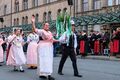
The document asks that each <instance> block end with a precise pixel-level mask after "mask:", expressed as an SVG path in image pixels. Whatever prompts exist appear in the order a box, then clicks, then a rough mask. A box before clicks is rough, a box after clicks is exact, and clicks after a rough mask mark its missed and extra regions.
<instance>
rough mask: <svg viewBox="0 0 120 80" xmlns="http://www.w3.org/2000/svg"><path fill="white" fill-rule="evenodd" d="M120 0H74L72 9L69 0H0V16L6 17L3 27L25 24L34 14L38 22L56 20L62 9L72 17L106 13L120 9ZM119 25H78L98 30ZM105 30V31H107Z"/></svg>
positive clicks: (29, 21)
mask: <svg viewBox="0 0 120 80" xmlns="http://www.w3.org/2000/svg"><path fill="white" fill-rule="evenodd" d="M119 5H120V0H73V6H72V8H71V10H70V6H69V5H68V0H0V17H2V18H3V19H4V22H3V23H0V27H1V28H5V27H10V26H17V25H25V24H30V23H31V17H32V15H34V16H35V17H36V21H37V22H44V21H50V20H56V17H57V15H58V13H60V12H61V11H67V12H68V13H70V12H71V16H72V17H76V18H77V17H80V16H89V15H90V16H92V15H99V14H101V13H102V14H106V13H110V12H116V11H118V10H120V7H119ZM113 26H114V27H119V26H120V24H119V23H115V22H113V23H112V22H111V23H104V24H103V23H101V24H93V25H82V26H81V25H78V27H77V28H78V29H81V30H83V29H84V30H88V31H90V30H91V29H93V30H96V31H103V30H104V29H105V30H108V31H111V30H110V29H111V27H113ZM105 30H104V31H105Z"/></svg>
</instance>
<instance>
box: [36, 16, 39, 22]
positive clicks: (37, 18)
mask: <svg viewBox="0 0 120 80" xmlns="http://www.w3.org/2000/svg"><path fill="white" fill-rule="evenodd" d="M35 19H36V22H38V21H39V14H36V16H35Z"/></svg>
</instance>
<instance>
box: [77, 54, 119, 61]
mask: <svg viewBox="0 0 120 80" xmlns="http://www.w3.org/2000/svg"><path fill="white" fill-rule="evenodd" d="M78 57H79V58H81V57H80V56H78ZM85 59H95V60H110V61H120V58H116V57H115V56H94V55H88V56H86V57H85Z"/></svg>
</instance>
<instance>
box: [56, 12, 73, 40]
mask: <svg viewBox="0 0 120 80" xmlns="http://www.w3.org/2000/svg"><path fill="white" fill-rule="evenodd" d="M70 21H71V17H70V15H69V14H67V13H66V12H63V13H60V14H59V15H58V16H57V20H56V29H57V38H59V37H60V35H62V34H63V33H64V32H67V34H68V35H70V34H71V30H72V29H71V22H70Z"/></svg>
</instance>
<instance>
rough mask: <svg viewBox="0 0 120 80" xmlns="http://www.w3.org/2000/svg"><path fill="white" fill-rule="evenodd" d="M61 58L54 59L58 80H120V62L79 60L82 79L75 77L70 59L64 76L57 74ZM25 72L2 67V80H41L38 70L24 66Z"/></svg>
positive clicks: (0, 71) (54, 74)
mask: <svg viewBox="0 0 120 80" xmlns="http://www.w3.org/2000/svg"><path fill="white" fill-rule="evenodd" d="M59 61H60V57H56V58H54V72H53V74H52V76H54V77H55V79H56V80H120V62H119V61H104V60H91V59H78V60H77V63H78V70H79V73H80V74H82V75H83V77H82V78H77V77H74V76H73V68H72V64H71V61H70V59H69V58H68V59H67V61H66V63H65V66H64V69H63V73H64V75H63V76H60V75H58V74H57V69H58V65H59ZM24 68H25V72H24V73H20V72H14V71H12V70H13V67H9V66H6V65H3V66H0V80H41V79H39V77H38V75H37V70H29V69H27V68H26V66H24Z"/></svg>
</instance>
